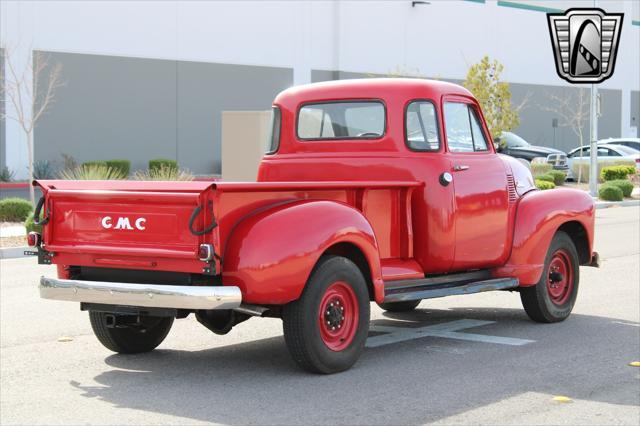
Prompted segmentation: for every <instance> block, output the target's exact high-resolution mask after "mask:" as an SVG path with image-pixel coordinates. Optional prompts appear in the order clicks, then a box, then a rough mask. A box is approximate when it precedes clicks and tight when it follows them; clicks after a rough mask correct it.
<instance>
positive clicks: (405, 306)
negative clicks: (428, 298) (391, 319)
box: [378, 300, 422, 312]
mask: <svg viewBox="0 0 640 426" xmlns="http://www.w3.org/2000/svg"><path fill="white" fill-rule="evenodd" d="M420 302H422V300H407V301H406V302H390V303H378V306H380V307H381V308H382V309H384V310H385V311H387V312H407V311H412V310H414V309H415V308H416V307H418V305H419V304H420Z"/></svg>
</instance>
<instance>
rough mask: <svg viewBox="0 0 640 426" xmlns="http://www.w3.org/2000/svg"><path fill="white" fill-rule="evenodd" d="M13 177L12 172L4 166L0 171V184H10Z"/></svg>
mask: <svg viewBox="0 0 640 426" xmlns="http://www.w3.org/2000/svg"><path fill="white" fill-rule="evenodd" d="M13 175H15V173H14V172H13V170H11V169H10V168H8V167H7V166H4V167H3V168H2V169H0V182H11V181H12V180H13Z"/></svg>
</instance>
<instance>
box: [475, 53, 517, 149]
mask: <svg viewBox="0 0 640 426" xmlns="http://www.w3.org/2000/svg"><path fill="white" fill-rule="evenodd" d="M503 69H504V66H503V65H502V64H501V63H500V62H498V61H497V60H493V61H491V60H490V59H489V57H488V56H486V55H485V57H484V58H482V60H481V61H480V62H478V63H477V64H473V65H471V67H470V68H469V71H468V72H467V78H466V79H465V80H464V82H463V83H462V84H463V86H464V87H466V88H467V89H468V90H469V91H470V92H471V93H473V96H475V97H476V99H477V100H478V102H479V103H480V106H481V107H482V113H483V114H484V118H485V120H486V122H487V126H488V127H489V132H491V135H492V136H493V137H494V138H495V137H499V136H500V134H501V133H502V132H506V131H509V130H511V129H513V128H515V127H518V124H520V117H519V110H520V109H521V108H522V107H523V106H524V103H525V102H523V103H522V104H521V105H520V106H518V107H514V106H512V105H511V90H510V89H509V84H508V83H505V82H502V81H500V74H501V73H502V70H503ZM525 101H526V99H525Z"/></svg>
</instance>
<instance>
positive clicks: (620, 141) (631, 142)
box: [598, 138, 640, 152]
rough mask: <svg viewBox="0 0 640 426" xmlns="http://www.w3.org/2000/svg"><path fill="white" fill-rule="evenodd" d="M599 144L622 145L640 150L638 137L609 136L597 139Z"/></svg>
mask: <svg viewBox="0 0 640 426" xmlns="http://www.w3.org/2000/svg"><path fill="white" fill-rule="evenodd" d="M600 145H622V146H627V147H629V148H633V149H635V150H636V151H639V152H640V138H609V139H603V140H601V141H598V146H600Z"/></svg>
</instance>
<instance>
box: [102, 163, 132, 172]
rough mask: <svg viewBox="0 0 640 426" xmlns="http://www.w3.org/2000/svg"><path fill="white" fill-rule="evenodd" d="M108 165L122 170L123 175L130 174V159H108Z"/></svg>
mask: <svg viewBox="0 0 640 426" xmlns="http://www.w3.org/2000/svg"><path fill="white" fill-rule="evenodd" d="M105 163H107V167H111V168H112V169H114V170H120V171H121V172H122V174H123V175H125V176H129V172H130V171H131V161H129V160H107V161H105Z"/></svg>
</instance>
